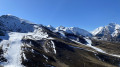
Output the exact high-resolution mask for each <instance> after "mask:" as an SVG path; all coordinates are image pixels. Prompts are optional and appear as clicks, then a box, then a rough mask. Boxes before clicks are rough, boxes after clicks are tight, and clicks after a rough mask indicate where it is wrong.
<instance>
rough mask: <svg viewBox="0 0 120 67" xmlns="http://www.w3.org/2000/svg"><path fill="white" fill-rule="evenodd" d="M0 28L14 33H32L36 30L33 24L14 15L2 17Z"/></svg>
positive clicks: (0, 18)
mask: <svg viewBox="0 0 120 67" xmlns="http://www.w3.org/2000/svg"><path fill="white" fill-rule="evenodd" d="M0 28H1V29H2V30H5V31H12V32H30V31H31V32H32V31H33V30H34V29H33V25H32V23H31V22H29V21H27V20H24V19H20V18H18V17H16V16H13V15H2V16H0Z"/></svg>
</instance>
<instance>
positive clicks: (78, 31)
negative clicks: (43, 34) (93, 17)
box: [56, 26, 92, 37]
mask: <svg viewBox="0 0 120 67" xmlns="http://www.w3.org/2000/svg"><path fill="white" fill-rule="evenodd" d="M56 30H57V31H64V32H67V33H70V34H74V35H78V36H80V35H81V36H88V37H91V36H92V34H91V33H89V32H88V31H86V30H84V29H80V28H78V27H63V26H60V27H57V28H56Z"/></svg>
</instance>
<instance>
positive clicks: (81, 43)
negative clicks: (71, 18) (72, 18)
mask: <svg viewBox="0 0 120 67" xmlns="http://www.w3.org/2000/svg"><path fill="white" fill-rule="evenodd" d="M119 38H120V25H119V24H116V23H110V24H109V25H107V26H104V27H99V28H97V29H95V30H94V31H92V32H88V31H86V30H84V29H80V28H78V27H64V26H59V27H57V28H54V27H52V26H51V25H48V26H44V25H42V24H34V23H32V22H30V21H28V20H24V19H21V18H18V17H16V16H13V15H2V16H0V67H119V66H120V64H119V63H120V51H119V48H120V45H119V44H120V43H119V40H120V39H119Z"/></svg>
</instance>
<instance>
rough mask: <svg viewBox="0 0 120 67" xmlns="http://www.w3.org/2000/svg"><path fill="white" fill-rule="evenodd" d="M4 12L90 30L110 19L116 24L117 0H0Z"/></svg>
mask: <svg viewBox="0 0 120 67" xmlns="http://www.w3.org/2000/svg"><path fill="white" fill-rule="evenodd" d="M4 14H12V15H15V16H18V17H20V18H24V19H27V20H29V21H32V22H34V23H38V24H43V25H52V26H54V27H57V26H61V25H62V26H66V27H73V26H75V27H80V28H82V29H86V30H88V31H92V30H94V29H95V28H97V27H99V26H104V25H107V24H109V23H111V22H115V23H118V24H120V0H0V15H4Z"/></svg>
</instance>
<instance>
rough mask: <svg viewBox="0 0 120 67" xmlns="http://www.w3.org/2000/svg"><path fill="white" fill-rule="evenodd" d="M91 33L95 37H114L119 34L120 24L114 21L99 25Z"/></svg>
mask: <svg viewBox="0 0 120 67" xmlns="http://www.w3.org/2000/svg"><path fill="white" fill-rule="evenodd" d="M92 34H93V35H94V36H97V37H104V38H108V37H110V38H114V37H119V36H120V25H119V24H116V23H110V24H109V25H107V26H104V27H99V28H97V29H95V30H94V31H92Z"/></svg>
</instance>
